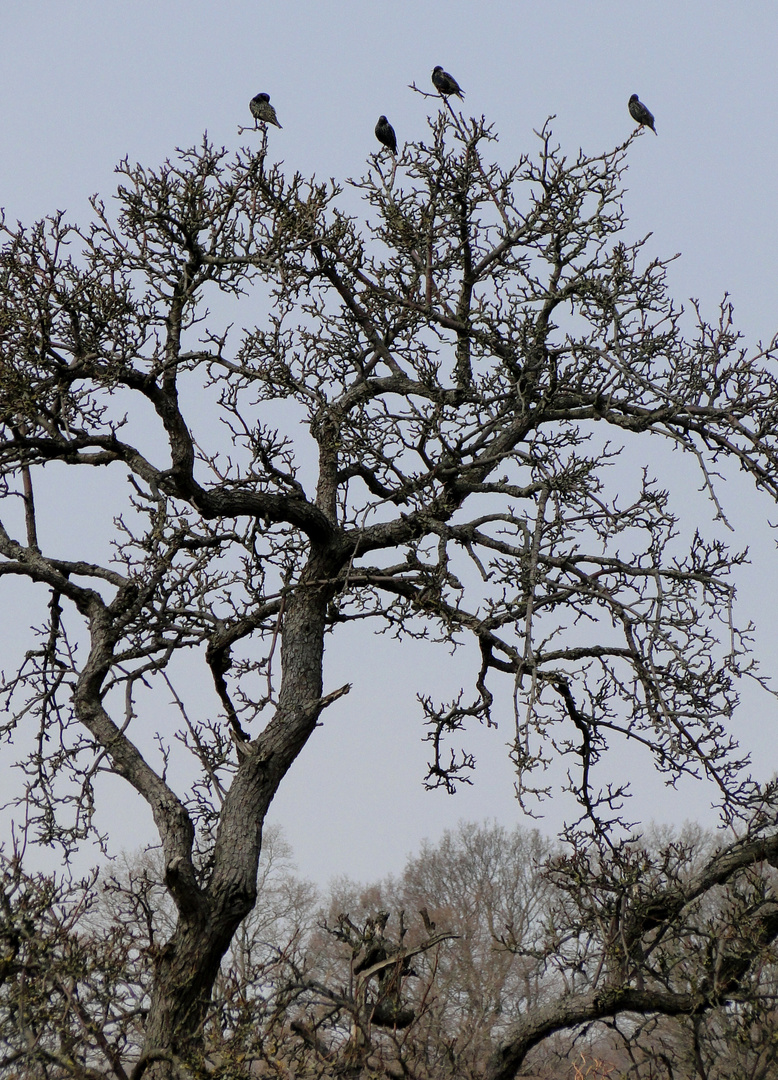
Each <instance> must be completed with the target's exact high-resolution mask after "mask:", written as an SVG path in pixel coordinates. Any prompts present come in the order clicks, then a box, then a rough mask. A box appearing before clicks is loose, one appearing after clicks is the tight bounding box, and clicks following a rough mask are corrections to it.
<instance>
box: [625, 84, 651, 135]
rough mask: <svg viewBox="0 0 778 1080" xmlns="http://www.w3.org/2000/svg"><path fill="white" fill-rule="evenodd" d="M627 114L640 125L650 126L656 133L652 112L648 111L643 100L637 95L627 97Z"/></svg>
mask: <svg viewBox="0 0 778 1080" xmlns="http://www.w3.org/2000/svg"><path fill="white" fill-rule="evenodd" d="M627 107H628V109H629V115H630V116H631V117H632V119H633V120H636V121H637V122H638V123H639V124H640V126H641V127H650V128H651V130H652V131H653V133H654V134H655V135H656V128H655V127H654V114H653V113H652V112H649V111H648V109H647V108H646V107H645V105H644V104H643V102H642V101H641V100H640V98H639V97H638V96H637V94H633V95H632V97H631V98H630V99H629V104H628V106H627Z"/></svg>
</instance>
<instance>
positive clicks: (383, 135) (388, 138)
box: [375, 116, 397, 154]
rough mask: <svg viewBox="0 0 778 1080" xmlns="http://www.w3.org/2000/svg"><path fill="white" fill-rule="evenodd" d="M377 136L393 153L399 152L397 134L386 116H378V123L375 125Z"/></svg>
mask: <svg viewBox="0 0 778 1080" xmlns="http://www.w3.org/2000/svg"><path fill="white" fill-rule="evenodd" d="M375 137H376V138H377V139H378V141H379V142H380V143H383V144H384V146H386V147H388V148H389V149H390V150H391V151H392V153H393V154H396V153H397V136H396V135H395V133H394V128H393V127H392V125H391V124H390V123H389V121H388V120H387V119H386V117H385V116H379V117H378V123H377V124H376V126H375Z"/></svg>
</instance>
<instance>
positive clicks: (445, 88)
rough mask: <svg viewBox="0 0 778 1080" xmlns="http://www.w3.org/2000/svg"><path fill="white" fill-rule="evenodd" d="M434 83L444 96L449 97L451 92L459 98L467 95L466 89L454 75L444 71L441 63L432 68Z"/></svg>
mask: <svg viewBox="0 0 778 1080" xmlns="http://www.w3.org/2000/svg"><path fill="white" fill-rule="evenodd" d="M432 83H433V86H434V87H435V89H436V90H437V91H438V93H439V94H442V95H443V97H448V95H449V94H454V95H455V96H456V97H458V98H464V96H465V93H464V90H462V88H461V86H460V85H459V83H458V82H457V81H456V79H455V78H454V76H453V75H449V73H448V72H447V71H444V70H443V68H442V67H441V66H440V64H437V65H436V66H435V67H434V68H433V69H432Z"/></svg>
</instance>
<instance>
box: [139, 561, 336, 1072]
mask: <svg viewBox="0 0 778 1080" xmlns="http://www.w3.org/2000/svg"><path fill="white" fill-rule="evenodd" d="M323 562H324V560H321V559H314V558H312V559H311V560H310V561H309V565H308V571H307V572H306V574H305V575H304V579H303V581H302V582H301V583H300V584H299V585H298V586H297V587H296V589H295V590H294V592H293V593H292V594H291V596H290V599H289V602H288V603H287V606H286V613H285V617H284V621H283V626H282V628H281V635H280V636H281V665H282V674H281V687H280V692H279V697H278V705H277V708H276V711H275V714H274V716H273V719H272V720H271V721H270V722H269V723H268V725H267V727H266V728H265V729H264V731H263V732H262V733H261V734H260V735H259V736H258V737H257V738H256V739H255V740H253V741H252V742H250V743H249V744H247V749H248V753H247V754H246V755H245V756H244V757H242V759H241V761H240V765H239V768H238V770H237V772H236V774H235V777H234V780H233V782H232V784H231V786H230V790H229V792H228V794H227V797H226V799H225V802H224V805H223V807H222V812H221V815H220V821H219V829H218V833H217V838H216V843H215V846H214V854H213V870H212V872H211V876H210V880H209V881H208V883H207V885H206V886H205V887H204V888H203V889H198V888H197V887H194V888H192V887H191V886H189V887H188V888H187V887H184V888H182V886H181V879H180V876H179V867H178V865H177V861H176V860H173V863H172V864H171V863H169V864H168V866H167V871H166V883H167V885H168V887H169V889H170V891H171V893H172V895H173V896H174V897H175V898H176V903H177V906H178V912H179V915H178V922H177V924H176V928H175V930H174V932H173V934H172V936H171V938H170V940H169V941H168V942H167V944H166V945H165V946H164V948H163V949H162V950H161V952H160V955H159V958H158V961H157V966H156V971H155V977H154V989H153V991H152V996H151V1005H150V1008H149V1014H148V1019H147V1024H146V1033H145V1040H144V1048H143V1055H144V1058H146V1059H147V1060H148V1062H149V1064H148V1067H147V1070H148V1071H147V1074H148V1075H151V1076H153V1077H154V1078H155V1080H156V1078H162V1077H164V1078H167V1077H170V1076H172V1075H173V1074H174V1064H175V1062H176V1061H177V1060H178V1059H179V1058H184V1059H187V1058H189V1057H191V1056H192V1055H193V1054H194V1055H196V1054H197V1051H198V1050H199V1047H200V1046H201V1043H202V1036H203V1025H204V1021H205V1019H206V1016H207V1010H208V1003H209V1001H210V996H211V991H212V988H213V984H214V981H215V979H216V976H217V974H218V971H219V966H220V964H221V961H222V958H223V957H224V955H225V953H226V952H227V949H228V948H229V945H230V942H231V940H232V938H233V935H234V933H235V931H236V929H237V928H238V926H239V925H240V923H241V922H242V920H243V919H244V918H245V917H246V915H248V913H249V912H250V911H251V909H252V908H253V907H254V904H255V902H256V897H257V887H256V881H257V866H258V862H259V855H260V850H261V846H262V826H263V823H264V820H265V816H266V814H267V811H268V809H269V807H270V803H271V802H272V800H273V797H274V796H275V793H276V791H277V790H278V785H279V784H280V782H281V780H282V779H283V777H284V775H285V774H286V772H287V771H288V769H289V767H290V766H291V765H292V763H293V762H294V760H295V758H296V757H297V755H298V754H299V753H300V751H301V750H302V748H303V746H304V745H305V743H306V741H307V740H308V738H309V736H310V735H311V733H312V732H313V730H314V728H315V727H316V723H317V720H318V717H319V714H320V712H321V710H322V707H323V703H322V665H323V656H324V625H325V614H326V610H327V604H328V603H329V600H330V598H331V596H332V592H333V589H332V587H331V586H328V585H322V584H321V582H322V580H323V579H325V580H326V578H327V577H329V576H331V575H332V574H333V573H334V569H335V568H334V567H333V566H331V565H330V566H324V565H323ZM328 571H329V573H328ZM307 582H313V584H310V585H309V584H307ZM251 822H253V823H254V827H253V828H251V827H249V823H251Z"/></svg>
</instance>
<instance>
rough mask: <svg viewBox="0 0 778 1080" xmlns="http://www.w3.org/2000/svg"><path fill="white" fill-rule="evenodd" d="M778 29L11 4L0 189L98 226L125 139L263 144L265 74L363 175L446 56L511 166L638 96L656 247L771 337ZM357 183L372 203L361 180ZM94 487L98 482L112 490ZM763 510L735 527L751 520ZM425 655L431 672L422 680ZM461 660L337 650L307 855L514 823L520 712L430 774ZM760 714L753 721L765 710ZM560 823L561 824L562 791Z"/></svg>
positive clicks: (733, 12) (374, 864) (364, 865)
mask: <svg viewBox="0 0 778 1080" xmlns="http://www.w3.org/2000/svg"><path fill="white" fill-rule="evenodd" d="M776 43H778V6H776V5H775V4H774V3H772V2H768V0H764V2H760V3H755V2H749V0H740V2H739V3H737V4H733V3H732V2H731V0H726V2H725V0H719V2H713V3H708V2H706V3H701V2H691V3H685V4H679V3H678V2H677V0H663V2H657V3H652V2H650V0H644V2H642V3H640V4H626V3H624V2H623V0H611V2H601V0H587V2H585V3H584V2H581V0H557V2H554V0H551V2H548V3H545V4H538V3H537V2H536V0H534V2H532V3H529V2H524V0H514V2H504V0H501V2H496V3H489V2H483V0H482V2H481V3H473V2H463V0H459V2H451V0H447V2H444V0H434V2H431V3H424V2H414V3H408V2H406V0H399V2H391V3H389V2H386V3H377V2H370V0H360V2H358V3H357V2H352V0H348V2H345V3H344V2H340V3H337V4H334V3H327V2H326V0H319V2H317V3H313V2H310V0H299V2H298V0H287V2H284V3H277V2H276V3H265V2H261V0H254V2H234V0H223V2H221V3H219V4H216V3H207V2H204V0H186V2H183V0H181V2H170V0H153V2H151V0H134V2H121V3H120V2H111V0H73V2H70V3H62V2H61V0H56V2H51V0H49V2H38V3H27V4H22V3H13V2H11V0H8V2H6V3H5V4H4V5H3V7H2V11H1V12H0V63H1V64H2V72H3V79H2V83H1V84H0V117H1V118H2V120H1V121H0V123H1V124H2V156H1V157H0V205H2V206H3V207H5V211H6V214H7V216H8V217H9V218H11V219H12V220H14V219H16V218H19V219H21V220H23V221H25V222H30V221H32V220H33V219H34V218H35V217H37V216H40V215H43V214H46V213H49V212H51V211H53V210H55V209H64V210H67V212H68V215H69V216H70V217H71V218H72V219H74V220H78V221H81V222H85V221H86V220H88V217H89V207H88V203H87V198H88V196H89V195H90V194H92V193H95V192H99V193H100V194H101V195H103V196H104V197H105V198H106V199H108V198H110V196H111V194H112V192H113V190H114V188H115V184H116V179H115V177H114V175H113V169H114V166H115V164H116V162H117V161H118V160H119V159H120V158H122V157H124V156H125V155H126V156H129V158H130V159H131V160H133V161H135V160H138V161H141V162H143V163H144V164H146V165H149V166H154V165H156V164H158V163H159V162H160V161H161V160H162V159H163V158H165V157H166V156H168V155H170V154H172V153H173V151H174V148H175V147H185V146H189V145H191V144H193V143H197V142H199V141H200V139H201V138H202V135H203V132H204V131H205V130H207V132H208V135H209V137H210V138H211V139H213V140H214V141H215V142H216V143H217V144H220V145H221V144H224V145H225V146H227V147H235V146H238V145H241V144H244V143H246V142H248V141H250V135H249V134H248V133H247V134H246V135H245V136H239V135H238V132H237V128H238V125H239V124H249V123H250V122H251V118H250V115H249V112H248V101H249V99H250V98H251V97H252V96H253V95H254V94H255V93H257V92H258V91H260V90H266V91H268V92H269V93H270V94H271V97H272V101H273V104H274V105H275V107H276V109H277V111H278V116H279V119H280V121H281V123H282V124H283V130H282V131H276V130H274V129H271V131H270V142H271V154H272V155H275V156H277V157H278V158H280V159H283V161H284V162H285V166H286V168H287V169H288V170H289V171H290V172H293V171H300V172H301V173H302V174H303V175H309V174H311V173H315V174H316V175H317V176H318V177H319V178H328V177H334V178H336V179H337V180H339V181H345V180H346V179H347V178H348V177H358V176H360V175H361V174H362V173H363V172H364V170H365V159H366V157H367V155H368V154H370V153H372V152H373V151H374V150H375V149H376V147H377V143H376V142H375V138H374V135H373V128H374V125H375V122H376V119H377V117H378V115H379V114H380V113H386V115H387V116H388V117H389V120H390V121H391V123H392V124H393V125H394V127H395V130H396V132H397V136H398V139H399V141H400V142H401V143H402V142H403V141H404V140H411V139H418V138H423V137H424V135H425V130H426V123H425V117H426V113H427V111H428V110H429V109H431V108H432V105H433V103H432V102H426V101H425V100H424V99H422V98H421V97H419V96H418V95H415V94H413V93H412V92H411V91H410V90H409V89H408V84H409V83H411V82H413V81H414V80H415V81H416V82H417V83H418V84H419V85H420V86H422V87H423V88H425V89H427V88H428V87H429V85H430V84H429V75H430V70H431V68H432V67H433V65H434V64H438V63H439V64H442V65H443V67H444V68H446V69H447V70H448V71H450V72H452V73H453V74H454V75H455V77H456V78H457V79H458V80H459V82H460V84H461V85H462V87H463V88H464V90H465V92H466V100H465V111H466V112H467V113H468V114H473V115H480V114H482V113H483V114H484V115H485V116H486V117H487V118H488V119H489V120H490V121H492V122H493V123H494V125H495V129H496V131H497V133H498V135H499V142H498V144H496V145H495V148H494V152H495V154H496V155H497V157H498V158H499V160H500V161H501V163H502V164H503V165H506V166H507V165H510V164H511V163H512V162H514V161H515V160H516V158H517V157H518V155H519V154H521V153H522V152H524V151H527V150H529V151H532V150H533V149H534V148H535V146H536V143H537V140H536V139H535V137H534V136H533V134H532V130H533V128H540V127H541V126H542V124H543V122H544V121H545V119H546V117H547V116H548V115H549V114H551V113H555V114H556V120H555V121H554V130H555V132H556V135H557V138H558V140H559V142H560V143H561V144H562V146H563V148H564V150H565V152H566V153H567V154H568V156H574V155H575V154H576V153H577V151H578V148H579V147H582V148H583V149H584V150H585V151H587V152H599V151H602V150H607V149H609V148H611V147H613V146H614V145H616V144H617V143H619V142H622V141H623V140H624V139H625V138H626V137H627V135H628V134H629V133H630V131H631V130H632V127H633V124H632V121H631V119H630V117H629V115H628V113H627V99H628V97H629V95H630V94H631V93H633V92H637V93H638V94H639V95H640V97H641V99H642V100H643V101H644V102H645V103H646V104H647V105H648V107H649V108H650V109H651V110H652V111H653V112H654V114H655V116H656V126H657V131H658V137H657V138H654V137H653V136H652V135H650V134H648V133H647V134H646V135H645V137H643V138H641V139H640V140H638V141H637V143H636V145H634V146H633V148H632V149H631V151H630V169H629V173H628V175H627V178H626V186H627V188H628V194H627V199H626V206H627V212H628V216H629V218H630V232H631V235H634V236H642V235H645V234H646V233H649V232H651V233H652V234H653V236H652V239H651V241H650V242H649V245H648V248H647V251H648V253H649V254H650V255H661V256H669V255H672V254H674V253H675V252H681V253H682V258H681V259H679V260H678V261H676V262H675V263H674V264H673V265H672V267H671V269H670V273H669V281H670V287H671V291H672V292H673V294H674V295H675V296H676V298H677V299H678V300H679V301H682V302H685V301H687V300H688V298H689V297H690V296H694V297H699V298H700V300H701V301H702V304H703V308H704V309H705V310H706V311H707V312H708V313H709V314H710V315H711V316H714V315H715V310H716V307H717V304H718V301H719V299H720V297H721V295H722V294H723V293H724V292H725V291H729V292H730V293H731V295H732V298H733V300H734V303H735V311H736V319H737V322H738V325H739V326H740V327H741V328H742V329H743V331H744V333H745V334H746V339H747V340H748V341H749V342H753V341H755V340H757V339H758V338H760V337H761V338H765V339H767V338H770V337H771V336H772V334H773V333H774V331H775V330H776V329H778V306H776V303H775V291H776V281H777V279H778V273H777V271H778V245H777V244H776V233H777V231H778V222H777V220H776V213H775V187H776V176H778V139H776V134H775V126H776V120H775V117H776V99H777V98H778V89H776V79H775V49H776ZM345 198H346V199H347V200H350V202H349V205H351V206H352V207H353V209H354V210H356V209H358V202H357V199H356V194H355V193H354V192H353V191H349V192H347V193H346V195H345ZM252 317H253V316H252V315H251V314H249V315H247V317H246V322H247V323H248V322H250V321H251V319H252ZM90 497H91V498H93V499H94V500H95V502H97V501H98V500H99V499H100V497H101V495H100V492H99V490H97V489H95V490H94V492H93V493H91V495H90V494H89V493H85V495H84V499H85V500H86V503H88V501H89V498H90ZM750 506H751V503H750V502H748V503H747V504H746V503H744V504H743V521H742V522H741V524H744V528H743V530H742V535H738V537H737V538H736V543H741V544H745V543H748V542H751V541H752V539H753V535H752V530H751V528H750V526H749V524H748V516H749V510H748V508H749V507H750ZM764 551H765V553H768V552H771V548H770V546H768V544H766V545H765V548H764ZM752 578H753V582H754V586H753V588H751V586H750V585H749V579H746V581H745V583H744V589H743V593H744V599H745V602H746V603H749V604H751V605H752V607H753V609H754V614H755V615H757V616H758V615H759V614H760V611H759V609H760V608H764V609H765V614H766V613H767V612H768V611H769V612H770V613H771V612H772V611H774V610H775V607H776V604H775V591H776V590H775V581H774V579H773V580H769V579H767V580H766V579H765V575H764V573H763V572H754V573H753V575H752ZM355 634H356V631H355ZM765 647H766V646H765ZM357 648H358V650H359V656H360V671H359V673H358V674H356V675H355V672H354V670H353V666H352V664H351V659H352V658H353V655H354V652H355V650H356V649H357ZM401 663H402V664H403V665H405V663H406V659H405V658H403V659H402V661H401ZM419 670H424V671H425V675H426V674H427V673H429V677H427V678H426V679H425V682H424V685H423V686H418V687H417V685H416V679H415V675H416V674H417V672H418V671H419ZM459 670H461V669H460V668H459V662H458V660H457V658H456V657H455V658H453V660H452V659H450V658H447V657H445V656H442V655H441V654H440V653H439V652H437V651H436V652H434V653H433V651H432V650H430V651H429V654H428V655H421V654H419V653H417V654H415V656H414V663H413V668H412V669H411V670H410V671H407V670H406V669H405V667H402V668H401V669H400V670H398V668H397V667H396V666H395V665H394V663H393V662H392V658H391V655H390V653H389V650H388V648H387V645H386V642H384V641H383V639H380V640H378V641H377V642H372V641H368V642H365V640H364V635H363V640H361V641H359V642H356V639H355V644H354V646H353V648H352V649H351V651H350V652H349V650H348V649H347V648H346V647H341V648H340V649H339V650H338V652H337V653H334V654H333V655H332V657H331V662H330V667H329V669H328V672H327V684H328V686H335V685H339V684H340V682H342V681H344V680H345V679H349V680H350V681H353V682H354V683H355V686H354V691H353V693H352V694H351V695H350V697H349V698H348V699H346V701H345V703H344V704H343V707H342V708H340V707H339V711H338V713H337V715H335V713H334V710H333V711H332V715H330V713H327V714H325V721H326V722H325V725H324V727H323V728H322V729H321V730H320V731H318V732H317V733H316V734H315V736H314V737H313V739H312V740H311V742H310V743H309V745H308V747H306V749H305V751H304V753H303V755H302V757H301V759H300V761H298V763H297V764H296V766H295V768H294V770H293V773H292V775H291V776H290V777H289V778H288V779H287V781H286V782H285V784H284V786H283V787H282V790H281V792H280V793H279V796H278V797H277V800H276V803H275V804H274V808H273V812H272V815H271V816H272V819H273V820H275V821H278V822H280V823H281V824H282V826H283V827H284V829H285V831H286V835H287V837H288V839H289V840H290V842H291V843H292V845H293V847H294V849H295V853H296V856H297V859H298V862H299V865H300V869H301V871H302V872H303V873H305V874H307V875H308V876H311V877H315V878H318V879H320V880H321V879H326V878H327V877H328V876H329V875H330V874H334V873H340V872H345V873H348V874H350V875H351V876H353V877H358V878H359V877H361V878H366V877H368V876H377V875H379V874H382V873H385V872H388V871H394V870H397V869H399V867H400V866H401V864H402V862H403V860H404V857H405V855H406V853H407V852H409V851H410V850H412V849H414V848H415V847H416V846H417V844H418V841H419V839H420V838H421V837H423V836H433V837H434V836H437V835H438V834H439V833H440V831H441V830H442V829H443V828H444V827H445V826H446V825H450V824H453V823H454V822H455V820H456V819H457V818H458V817H468V818H482V817H485V816H495V817H497V818H499V819H500V820H501V821H503V822H505V823H506V824H507V825H512V824H513V823H514V822H515V821H516V820H517V819H518V816H519V814H518V810H517V807H516V804H515V802H514V801H513V799H512V775H511V771H510V767H509V765H508V762H507V759H506V755H505V752H504V744H505V741H506V739H507V738H508V737H509V733H510V732H509V725H508V727H507V729H505V730H500V731H498V732H493V731H489V732H482V733H477V736H476V738H475V747H474V748H475V752H476V754H477V756H478V759H479V770H478V773H477V775H476V783H475V786H474V787H473V788H472V789H470V790H467V791H465V792H464V793H463V794H462V795H460V796H457V797H456V798H448V797H446V796H444V795H442V794H440V793H434V794H425V793H424V792H423V791H422V790H421V777H422V775H423V772H424V767H423V766H424V761H425V750H424V747H423V746H422V745H421V743H420V735H421V725H420V721H419V709H418V707H417V706H416V704H415V691H416V689H417V688H418V689H424V690H425V691H432V692H434V691H435V690H438V691H439V692H440V693H441V695H444V696H445V695H446V694H447V693H448V692H449V691H450V686H451V680H453V681H454V682H457V680H458V679H460V675H459V673H458V672H459ZM748 719H749V722H750V723H752V724H753V726H754V729H755V731H756V729H758V728H759V727H760V726H761V727H763V725H764V723H765V721H763V720H762V719H761V717H758V716H755V715H754V714H753V713H752V714H750V715H749V718H748ZM772 722H774V720H773V721H772ZM770 742H771V743H772V744H773V745H774V736H773V735H771V736H770ZM644 765H645V763H643V767H644ZM651 791H652V792H653V794H652V795H650V796H649V801H648V803H646V804H644V805H648V806H649V807H650V808H651V812H652V813H654V812H655V814H656V816H658V817H660V818H662V819H663V820H681V819H683V817H685V816H694V815H695V814H697V813H699V812H701V807H704V805H705V803H706V801H707V798H706V796H705V795H704V794H701V793H697V794H696V795H689V796H688V798H686V799H684V800H676V801H675V802H674V803H672V804H671V803H670V802H669V800H668V799H666V798H665V796H664V795H663V789H662V788H661V786H659V785H656V787H655V788H652V789H651ZM118 806H119V804H117V803H115V802H114V803H112V804H111V810H110V811H108V812H107V816H106V818H105V819H104V821H105V823H106V824H113V820H112V817H115V819H116V820H115V824H116V828H117V835H118V837H119V840H120V842H123V843H126V844H127V845H131V844H132V843H133V839H134V838H135V837H136V836H137V834H138V830H141V831H142V830H143V829H144V828H145V826H144V824H143V823H144V822H145V820H146V815H145V811H144V810H143V809H142V808H138V807H137V803H135V802H133V801H131V802H130V806H131V809H130V810H129V811H125V809H124V804H123V803H122V804H121V808H120V809H119V810H118V812H117V809H116V808H117V807H118ZM549 821H550V822H551V823H552V824H556V818H555V814H554V811H553V808H552V809H551V812H550V814H549Z"/></svg>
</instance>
